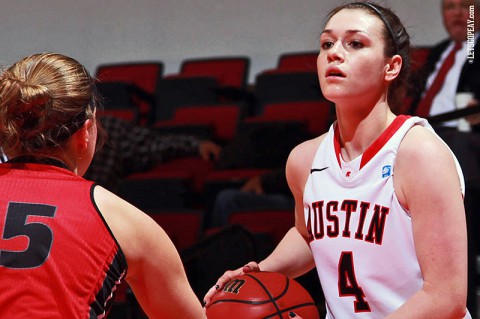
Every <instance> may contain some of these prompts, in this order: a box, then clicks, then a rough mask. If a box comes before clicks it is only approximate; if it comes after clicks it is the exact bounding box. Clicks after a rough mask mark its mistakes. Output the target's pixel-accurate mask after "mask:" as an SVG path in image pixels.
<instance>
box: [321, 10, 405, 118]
mask: <svg viewBox="0 0 480 319" xmlns="http://www.w3.org/2000/svg"><path fill="white" fill-rule="evenodd" d="M343 9H360V10H364V11H366V12H368V13H370V14H371V15H374V16H376V17H377V18H379V19H380V20H381V21H382V23H383V26H384V28H383V31H382V35H383V39H384V41H385V49H384V55H385V56H387V57H392V56H394V55H396V54H398V55H400V56H401V57H402V69H401V70H400V73H399V75H398V77H397V78H396V79H395V80H394V81H393V82H392V83H391V85H390V87H389V90H388V103H389V105H390V107H391V108H392V111H394V112H395V111H396V110H397V109H399V108H401V106H402V104H403V99H404V96H405V92H406V87H407V85H408V77H409V74H410V49H411V45H410V36H409V34H408V32H407V30H405V27H404V26H403V24H402V21H401V20H400V18H399V17H398V16H397V15H396V14H395V13H394V12H393V11H392V10H390V9H388V8H385V7H382V6H380V5H378V4H375V3H372V2H368V1H363V2H352V3H348V4H345V5H342V6H339V7H336V8H335V9H333V10H332V11H331V12H330V13H329V14H328V16H327V20H326V22H328V21H329V20H330V19H331V18H332V17H333V16H334V15H335V14H337V13H338V12H339V11H341V10H343ZM325 24H326V23H325Z"/></svg>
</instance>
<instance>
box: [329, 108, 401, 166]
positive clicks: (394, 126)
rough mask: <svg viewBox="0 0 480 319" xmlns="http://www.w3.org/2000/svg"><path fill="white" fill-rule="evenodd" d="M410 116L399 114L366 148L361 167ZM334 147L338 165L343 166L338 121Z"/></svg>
mask: <svg viewBox="0 0 480 319" xmlns="http://www.w3.org/2000/svg"><path fill="white" fill-rule="evenodd" d="M409 118H410V116H409V115H399V116H397V117H396V118H395V119H394V120H393V122H392V123H391V124H390V125H389V126H388V127H387V128H386V129H385V131H383V133H382V134H380V136H379V137H378V138H377V139H376V140H375V141H374V142H373V143H372V144H371V145H370V146H369V147H368V148H367V149H366V150H365V152H364V153H363V155H362V161H361V162H360V169H361V168H362V167H364V166H365V165H366V164H367V163H368V162H369V161H370V160H371V159H372V158H373V157H374V156H375V154H377V153H378V151H380V150H381V149H382V147H383V146H384V145H385V144H386V143H387V142H388V140H389V139H390V138H391V137H392V136H393V135H394V134H395V133H396V132H397V131H398V129H399V128H400V127H402V125H403V123H405V121H406V120H408V119H409ZM334 147H335V154H336V155H337V161H338V165H339V166H340V167H342V163H341V161H340V151H341V142H340V131H339V129H338V123H337V124H336V125H335V131H334Z"/></svg>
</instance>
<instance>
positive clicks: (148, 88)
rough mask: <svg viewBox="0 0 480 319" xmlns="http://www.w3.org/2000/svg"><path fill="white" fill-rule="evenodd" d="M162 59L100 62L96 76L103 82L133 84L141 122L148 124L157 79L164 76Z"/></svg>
mask: <svg viewBox="0 0 480 319" xmlns="http://www.w3.org/2000/svg"><path fill="white" fill-rule="evenodd" d="M163 71H164V65H163V62H161V61H146V62H137V61H135V62H118V63H105V64H100V65H99V66H98V67H97V69H96V71H95V77H96V78H97V79H98V80H99V81H100V82H101V83H106V82H124V83H127V84H130V85H132V87H131V89H132V90H131V92H129V93H133V94H132V99H133V103H134V105H135V106H137V107H138V109H139V114H140V122H141V123H142V124H146V123H147V121H148V117H149V116H151V112H152V111H153V104H154V102H153V101H154V98H153V96H154V93H155V89H156V86H157V81H158V80H159V79H161V78H162V77H163Z"/></svg>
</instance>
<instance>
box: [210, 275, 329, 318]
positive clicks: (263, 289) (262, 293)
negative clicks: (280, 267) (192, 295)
mask: <svg viewBox="0 0 480 319" xmlns="http://www.w3.org/2000/svg"><path fill="white" fill-rule="evenodd" d="M290 311H293V312H295V313H296V314H297V315H299V316H302V317H303V318H305V319H319V318H320V317H319V314H318V310H317V307H316V306H315V303H314V301H313V299H312V297H311V296H310V294H309V293H308V292H307V290H305V288H303V287H302V286H301V285H300V284H299V283H298V282H296V281H295V280H293V279H291V278H288V277H287V276H285V275H283V274H280V273H276V272H251V273H247V274H243V275H241V276H238V277H235V278H233V279H232V280H231V281H230V282H228V283H227V284H226V285H225V287H223V289H221V290H219V291H218V292H217V293H216V294H215V295H214V296H213V298H212V300H211V303H210V305H209V306H208V307H207V310H206V314H207V318H208V319H226V318H228V319H266V318H269V319H287V318H289V316H288V313H289V312H290Z"/></svg>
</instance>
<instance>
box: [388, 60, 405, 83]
mask: <svg viewBox="0 0 480 319" xmlns="http://www.w3.org/2000/svg"><path fill="white" fill-rule="evenodd" d="M402 63H403V61H402V57H401V56H400V55H398V54H396V55H394V56H393V57H391V58H388V61H387V64H386V68H385V80H386V81H388V82H391V81H393V80H395V79H396V78H397V76H398V75H399V74H400V71H401V70H402Z"/></svg>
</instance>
